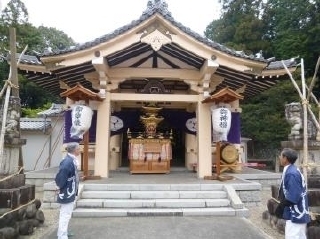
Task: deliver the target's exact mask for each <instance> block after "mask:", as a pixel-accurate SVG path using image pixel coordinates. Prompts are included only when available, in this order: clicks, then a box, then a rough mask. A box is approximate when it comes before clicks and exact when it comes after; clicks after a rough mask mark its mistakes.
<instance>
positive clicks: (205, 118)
mask: <svg viewBox="0 0 320 239" xmlns="http://www.w3.org/2000/svg"><path fill="white" fill-rule="evenodd" d="M199 97H200V98H201V96H199ZM210 106H211V105H210V104H203V103H202V102H201V101H200V100H199V102H198V105H197V145H198V162H197V163H198V171H197V174H198V175H197V176H198V178H203V177H204V176H211V175H212V161H211V111H210Z"/></svg>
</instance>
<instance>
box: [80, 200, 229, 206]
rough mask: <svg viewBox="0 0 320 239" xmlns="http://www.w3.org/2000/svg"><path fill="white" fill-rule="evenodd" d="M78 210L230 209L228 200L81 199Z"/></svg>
mask: <svg viewBox="0 0 320 239" xmlns="http://www.w3.org/2000/svg"><path fill="white" fill-rule="evenodd" d="M76 206H77V208H213V207H229V206H230V201H229V200H228V199H107V200H105V199H79V200H78V201H77V204H76Z"/></svg>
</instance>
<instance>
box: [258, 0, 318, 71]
mask: <svg viewBox="0 0 320 239" xmlns="http://www.w3.org/2000/svg"><path fill="white" fill-rule="evenodd" d="M316 2H317V1H305V0H268V1H267V3H266V5H265V11H264V13H263V21H264V23H265V25H267V28H266V32H265V35H264V38H265V39H268V41H270V42H272V52H273V54H274V56H275V57H276V58H278V59H287V58H290V57H293V56H299V57H301V58H303V59H304V60H305V63H306V73H307V75H309V76H310V75H311V74H312V73H313V69H314V66H315V62H316V61H317V58H318V57H314V56H313V55H314V53H315V52H317V53H318V54H319V51H315V48H314V46H315V45H314V44H316V42H317V43H318V44H319V38H318V39H317V40H316V39H314V38H313V37H312V38H310V35H309V34H310V32H312V33H313V36H317V33H316V32H317V29H319V26H317V25H318V24H319V16H318V15H319V14H317V13H314V12H313V11H315V10H319V9H317V6H316V5H317V4H316Z"/></svg>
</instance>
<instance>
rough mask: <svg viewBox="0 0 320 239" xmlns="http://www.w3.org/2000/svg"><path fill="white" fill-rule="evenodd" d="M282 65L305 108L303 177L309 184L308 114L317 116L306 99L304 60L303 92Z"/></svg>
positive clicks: (302, 65) (302, 67)
mask: <svg viewBox="0 0 320 239" xmlns="http://www.w3.org/2000/svg"><path fill="white" fill-rule="evenodd" d="M281 62H282V65H283V66H284V68H285V70H286V71H287V73H288V75H289V77H290V79H291V82H292V84H293V85H294V87H295V88H296V90H297V92H298V94H299V96H300V99H301V101H302V106H303V162H302V170H303V176H304V178H305V181H306V184H307V182H308V178H307V176H308V175H307V174H308V173H307V167H308V131H307V130H308V129H307V127H308V126H307V124H308V121H307V119H308V118H307V112H309V113H310V115H311V116H312V119H313V120H314V119H315V116H314V114H313V112H312V111H311V108H310V105H309V103H308V101H307V99H306V85H305V77H304V63H303V59H301V80H302V92H301V91H300V88H299V86H298V85H297V83H296V82H295V80H294V79H293V77H292V74H291V73H290V71H289V70H288V68H287V66H286V65H285V64H284V62H283V61H281ZM315 121H317V120H315ZM317 128H318V130H319V124H317Z"/></svg>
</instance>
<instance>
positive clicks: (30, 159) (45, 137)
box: [21, 117, 64, 171]
mask: <svg viewBox="0 0 320 239" xmlns="http://www.w3.org/2000/svg"><path fill="white" fill-rule="evenodd" d="M50 118H51V119H52V123H51V124H52V127H53V128H52V132H47V133H46V134H45V133H44V132H43V131H41V130H36V131H35V130H21V138H22V139H26V140H27V143H26V145H23V146H22V156H23V163H24V169H25V170H26V171H30V170H41V169H44V168H48V167H49V165H48V164H46V161H47V160H48V158H49V155H50V148H51V150H52V157H51V161H50V167H56V166H59V164H60V161H61V159H62V143H63V133H62V134H61V135H59V132H60V130H61V127H63V126H64V117H60V118H59V119H58V121H57V118H55V117H50ZM56 122H57V123H56ZM55 123H56V125H55ZM50 133H51V136H50ZM50 137H51V143H50V139H49V138H50ZM56 140H57V142H55V141H56ZM55 144H56V146H55ZM54 148H55V149H54ZM41 152H42V154H41ZM37 161H38V162H37Z"/></svg>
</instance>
